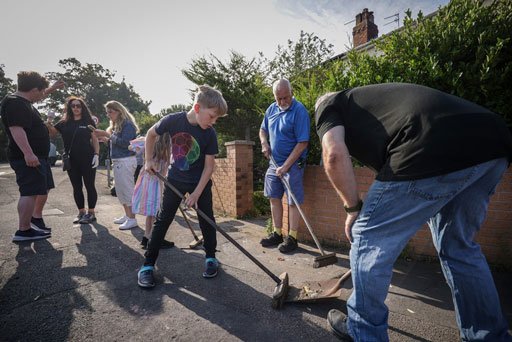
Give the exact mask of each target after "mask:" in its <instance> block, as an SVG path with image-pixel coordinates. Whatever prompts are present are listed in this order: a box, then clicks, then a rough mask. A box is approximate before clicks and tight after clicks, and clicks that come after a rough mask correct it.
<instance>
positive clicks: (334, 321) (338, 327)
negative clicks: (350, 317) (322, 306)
mask: <svg viewBox="0 0 512 342" xmlns="http://www.w3.org/2000/svg"><path fill="white" fill-rule="evenodd" d="M327 324H328V325H329V328H330V329H331V331H332V332H333V333H334V335H336V336H337V337H338V338H340V339H341V340H342V341H354V339H353V338H352V336H350V334H349V333H348V326H347V315H345V314H344V313H343V312H341V311H339V310H336V309H332V310H331V311H329V313H328V314H327Z"/></svg>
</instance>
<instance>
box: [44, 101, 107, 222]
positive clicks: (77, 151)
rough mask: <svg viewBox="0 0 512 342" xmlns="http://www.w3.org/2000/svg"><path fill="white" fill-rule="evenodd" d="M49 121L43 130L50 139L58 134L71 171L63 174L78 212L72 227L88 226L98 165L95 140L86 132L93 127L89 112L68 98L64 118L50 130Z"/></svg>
mask: <svg viewBox="0 0 512 342" xmlns="http://www.w3.org/2000/svg"><path fill="white" fill-rule="evenodd" d="M52 119H53V118H51V117H49V118H48V121H47V127H48V130H49V132H50V136H52V137H54V136H55V135H57V133H60V134H61V136H62V140H63V141H64V149H65V152H66V153H68V154H69V158H70V161H71V169H69V170H67V172H68V176H69V180H70V181H71V185H72V186H73V197H74V199H75V203H76V206H77V208H78V215H77V216H76V217H75V219H74V220H73V223H84V224H88V223H92V222H94V221H96V216H95V214H94V208H95V206H96V202H97V200H98V193H97V192H96V187H95V185H94V183H95V180H96V167H97V166H98V163H99V157H98V153H99V149H100V146H99V142H98V138H97V137H96V136H95V135H94V134H92V133H91V131H90V130H89V129H88V128H87V126H88V125H93V126H94V127H96V124H95V123H94V120H93V119H92V116H91V111H90V110H89V108H88V107H87V105H86V104H85V102H84V100H83V99H82V98H80V97H76V96H71V97H69V98H68V99H67V100H66V106H65V114H64V117H63V118H62V119H61V120H60V121H59V122H58V123H57V124H56V125H55V126H53V125H52V123H51V121H52ZM84 185H85V189H86V190H87V205H88V208H87V210H86V209H85V201H84V192H83V186H84Z"/></svg>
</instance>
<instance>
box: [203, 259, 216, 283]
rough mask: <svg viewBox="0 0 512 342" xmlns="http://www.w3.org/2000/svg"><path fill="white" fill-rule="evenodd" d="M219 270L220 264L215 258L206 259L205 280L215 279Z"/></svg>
mask: <svg viewBox="0 0 512 342" xmlns="http://www.w3.org/2000/svg"><path fill="white" fill-rule="evenodd" d="M218 270H219V262H218V261H217V259H215V258H207V259H206V269H205V270H204V272H203V278H213V277H215V276H216V275H217V271H218Z"/></svg>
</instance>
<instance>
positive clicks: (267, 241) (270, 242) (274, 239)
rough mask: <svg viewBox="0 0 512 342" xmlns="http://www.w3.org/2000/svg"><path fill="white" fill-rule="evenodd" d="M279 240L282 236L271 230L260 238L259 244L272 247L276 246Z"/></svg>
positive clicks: (280, 240)
mask: <svg viewBox="0 0 512 342" xmlns="http://www.w3.org/2000/svg"><path fill="white" fill-rule="evenodd" d="M281 242H283V236H282V235H279V234H277V233H276V232H273V233H272V234H270V235H269V236H267V237H266V238H264V239H261V241H260V244H261V245H262V246H263V247H274V246H278V245H279V244H280V243H281Z"/></svg>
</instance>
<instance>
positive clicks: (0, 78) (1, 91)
mask: <svg viewBox="0 0 512 342" xmlns="http://www.w3.org/2000/svg"><path fill="white" fill-rule="evenodd" d="M14 90H15V87H14V84H13V82H12V80H11V79H10V78H8V77H5V71H4V65H3V64H0V101H1V100H2V99H3V98H4V97H5V96H6V95H7V94H9V93H12V92H13V91H14ZM0 146H2V148H1V149H0V161H5V160H7V155H6V151H5V148H3V147H5V146H7V134H6V133H5V130H4V125H0Z"/></svg>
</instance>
